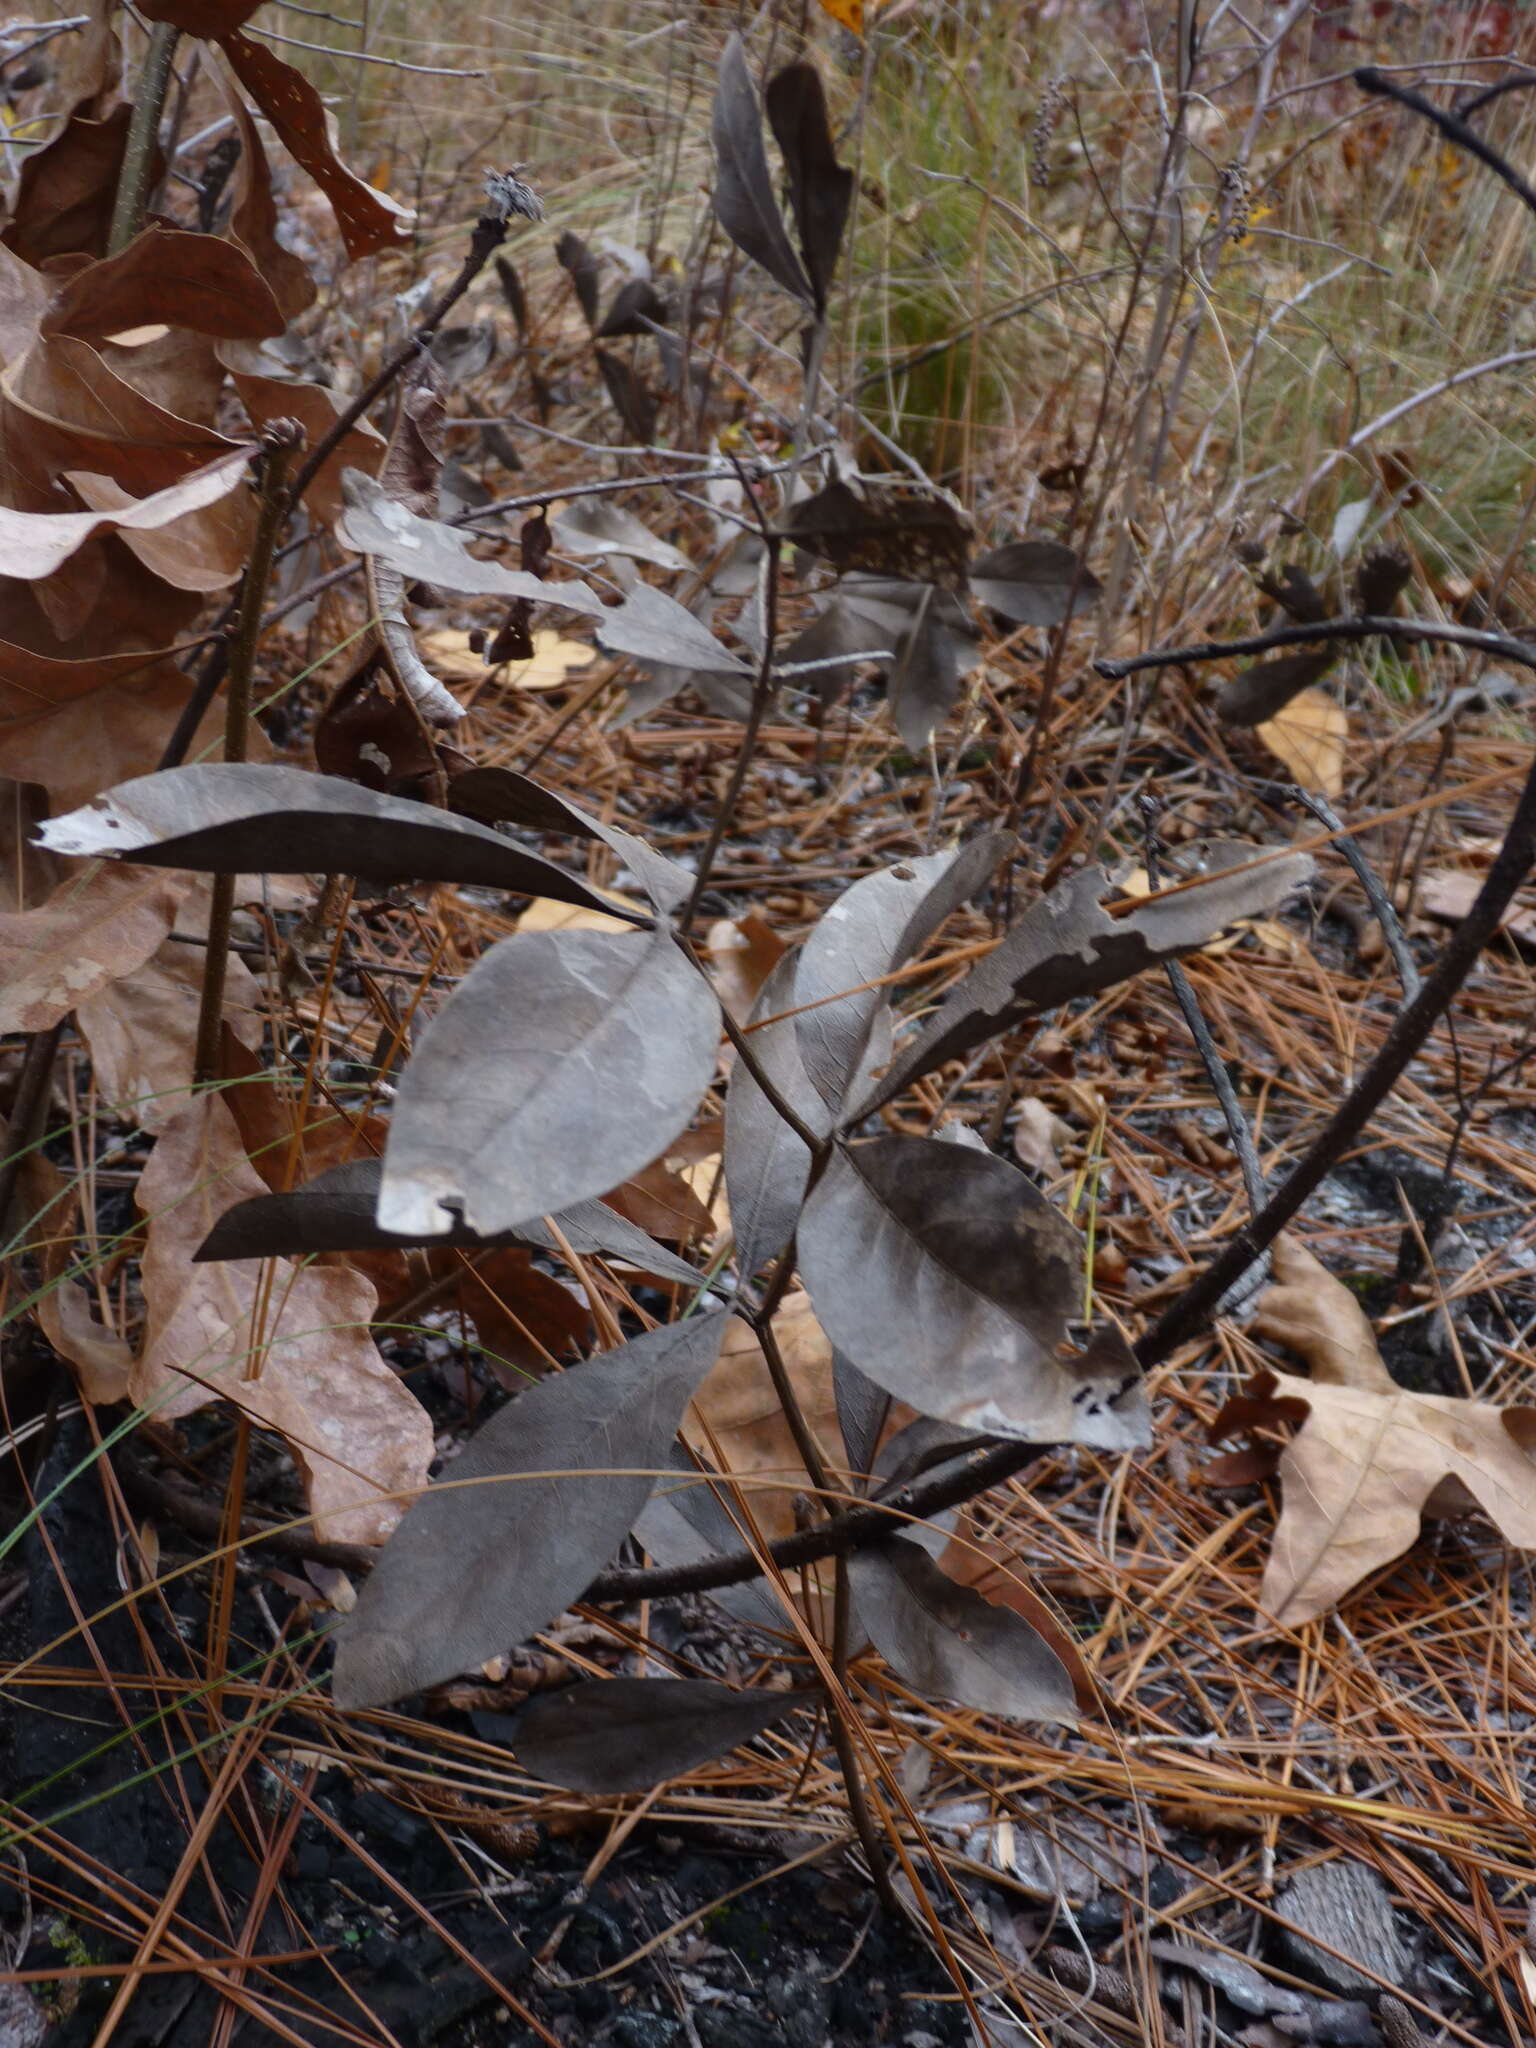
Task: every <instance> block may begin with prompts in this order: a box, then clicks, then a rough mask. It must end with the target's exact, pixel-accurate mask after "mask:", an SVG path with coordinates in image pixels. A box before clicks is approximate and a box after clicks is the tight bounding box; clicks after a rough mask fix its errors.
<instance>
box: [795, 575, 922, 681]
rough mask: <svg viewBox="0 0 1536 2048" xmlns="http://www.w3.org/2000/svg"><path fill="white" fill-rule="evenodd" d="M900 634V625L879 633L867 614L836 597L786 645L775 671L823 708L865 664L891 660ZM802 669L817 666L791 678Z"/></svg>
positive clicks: (853, 679) (879, 629)
mask: <svg viewBox="0 0 1536 2048" xmlns="http://www.w3.org/2000/svg"><path fill="white" fill-rule="evenodd" d="M903 630H904V628H903V625H902V622H901V621H900V620H899V619H898V620H897V621H896V622H895V626H894V630H891V631H886V630H883V629H882V628H881V626H880V625H879V623H878V622H877V621H876V620H875V619H872V618H871V617H869V615H868V614H867V613H866V612H863V611H860V610H858V609H857V608H855V607H854V606H853V605H851V604H848V603H847V602H846V601H845V600H844V599H843V598H841V597H834V598H832V599H831V601H830V602H829V603H828V604H827V606H826V608H825V610H824V611H823V612H822V613H821V615H820V617H819V618H816V619H813V620H812V621H811V623H810V625H808V626H807V627H806V628H805V629H804V630H803V631H802V632H800V633H797V634H796V635H795V637H794V639H793V640H791V641H790V643H789V645H788V646H787V647H786V648H785V649H784V651H783V655H782V657H781V658H780V660H779V662H778V664H777V667H778V670H779V672H780V673H781V674H783V675H784V677H785V679H786V681H791V682H793V683H795V684H796V686H797V687H798V688H800V689H803V690H809V691H810V692H811V694H812V695H813V696H815V697H819V698H820V699H821V701H822V703H823V704H825V705H831V704H835V703H836V702H837V699H838V698H839V697H840V696H841V695H842V693H843V691H844V690H846V689H847V688H848V687H849V685H850V684H851V683H853V682H854V681H855V680H856V679H857V677H858V672H859V669H860V667H861V666H862V665H863V664H864V663H865V662H867V661H869V660H871V659H874V658H876V657H879V658H883V659H885V660H888V661H894V660H895V658H896V643H897V641H898V640H899V639H900V638H901V635H902V632H903ZM806 663H815V664H816V666H815V667H814V668H811V669H810V670H809V672H808V673H806V674H803V675H797V674H795V673H794V671H795V670H796V669H797V668H798V667H800V666H801V664H806Z"/></svg>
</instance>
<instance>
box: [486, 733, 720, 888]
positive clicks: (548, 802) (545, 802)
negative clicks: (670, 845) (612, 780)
mask: <svg viewBox="0 0 1536 2048" xmlns="http://www.w3.org/2000/svg"><path fill="white" fill-rule="evenodd" d="M448 801H449V803H450V804H451V805H452V806H453V808H454V810H455V811H458V812H460V813H463V814H467V815H468V816H469V817H471V818H478V819H479V820H480V821H481V822H482V824H487V825H496V824H506V825H522V826H524V827H525V828H526V829H527V830H529V831H531V832H571V833H574V834H575V835H576V836H577V837H578V838H581V839H596V840H600V841H601V842H602V844H603V845H604V846H608V847H611V848H612V849H613V851H614V852H615V853H616V854H617V855H618V856H619V859H620V860H621V861H622V862H623V863H624V865H625V867H627V868H628V869H629V871H630V873H631V874H632V875H633V876H634V877H635V879H636V880H637V881H638V882H639V883H640V886H641V887H642V888H643V889H644V890H645V893H646V895H647V896H649V897H650V899H651V901H652V903H653V904H654V905H655V906H656V908H657V909H658V910H660V911H667V910H672V909H674V908H675V907H676V906H677V905H678V904H679V903H681V902H682V901H683V899H684V897H685V896H686V895H687V894H688V892H689V890H690V889H691V888H692V887H693V880H694V878H693V875H692V873H691V871H690V870H689V869H687V868H685V867H681V866H679V864H678V863H677V862H676V861H675V860H668V859H667V857H666V855H665V854H663V853H658V852H657V851H656V849H655V847H653V846H651V845H649V844H647V842H646V841H645V840H643V839H640V838H637V837H636V835H635V834H634V833H633V832H625V831H624V830H623V829H622V828H621V827H620V826H618V825H607V824H604V822H603V820H602V819H601V818H594V817H592V816H591V814H590V813H589V812H587V811H584V810H582V809H581V808H580V806H579V805H577V804H573V803H572V802H570V800H569V799H568V798H567V797H563V796H560V795H558V794H557V793H556V792H555V791H554V790H552V789H546V788H545V787H544V785H543V784H542V783H539V782H535V781H534V780H533V779H532V777H531V776H527V775H520V774H518V772H517V770H516V769H515V768H467V769H466V770H465V771H464V773H463V774H462V775H455V776H454V777H453V779H452V781H451V782H450V783H449V785H448Z"/></svg>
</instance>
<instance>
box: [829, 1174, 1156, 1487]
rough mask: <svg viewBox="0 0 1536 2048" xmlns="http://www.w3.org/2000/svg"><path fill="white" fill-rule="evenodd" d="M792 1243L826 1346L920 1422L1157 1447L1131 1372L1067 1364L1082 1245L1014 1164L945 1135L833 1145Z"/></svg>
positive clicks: (1094, 1355)
mask: <svg viewBox="0 0 1536 2048" xmlns="http://www.w3.org/2000/svg"><path fill="white" fill-rule="evenodd" d="M797 1242H798V1246H799V1257H800V1269H801V1272H802V1274H803V1276H804V1279H805V1284H806V1286H807V1288H808V1289H809V1290H810V1295H811V1299H812V1301H813V1302H814V1303H815V1305H816V1313H817V1315H818V1316H819V1317H820V1319H821V1323H822V1326H823V1328H824V1329H825V1330H826V1332H827V1334H828V1336H829V1337H830V1338H831V1339H832V1342H833V1343H834V1344H835V1345H836V1346H837V1348H838V1349H839V1350H840V1351H844V1352H846V1353H847V1355H848V1356H849V1358H851V1359H852V1360H853V1362H854V1363H855V1364H856V1365H857V1366H859V1368H860V1369H861V1370H862V1371H864V1372H866V1373H867V1374H868V1375H869V1377H870V1378H871V1379H872V1380H875V1381H876V1382H877V1383H878V1384H879V1385H880V1386H882V1387H884V1388H885V1389H886V1390H887V1391H888V1392H889V1393H892V1394H894V1395H895V1396H896V1397H897V1398H898V1400H902V1401H905V1402H907V1404H908V1405H909V1406H910V1407H912V1408H915V1409H916V1410H917V1412H918V1413H919V1414H920V1415H931V1416H935V1417H937V1418H938V1419H939V1420H940V1421H944V1422H952V1423H956V1424H958V1425H959V1426H960V1427H961V1428H962V1429H974V1430H984V1431H988V1432H990V1433H992V1434H995V1435H998V1436H1010V1437H1019V1438H1022V1439H1023V1440H1024V1441H1025V1442H1029V1443H1088V1444H1097V1445H1099V1446H1101V1447H1105V1448H1108V1449H1112V1450H1124V1449H1128V1448H1131V1447H1132V1446H1134V1445H1136V1444H1139V1443H1144V1442H1145V1441H1146V1440H1147V1419H1146V1402H1145V1397H1144V1395H1143V1394H1142V1393H1141V1390H1140V1384H1139V1375H1138V1374H1137V1371H1136V1368H1135V1366H1134V1363H1133V1362H1128V1361H1127V1359H1126V1357H1125V1356H1123V1355H1122V1356H1120V1357H1116V1356H1113V1355H1111V1356H1108V1357H1106V1356H1104V1355H1102V1354H1101V1353H1099V1352H1096V1351H1095V1350H1094V1349H1092V1348H1090V1351H1089V1352H1087V1353H1085V1354H1084V1355H1083V1357H1082V1358H1081V1359H1079V1360H1077V1361H1074V1362H1072V1363H1070V1364H1063V1363H1061V1362H1060V1361H1059V1360H1058V1358H1057V1355H1056V1353H1057V1347H1058V1346H1059V1345H1060V1344H1061V1343H1062V1342H1063V1340H1064V1339H1065V1337H1066V1334H1067V1324H1068V1322H1069V1320H1070V1319H1071V1317H1072V1316H1073V1314H1074V1313H1075V1312H1076V1311H1077V1309H1078V1307H1079V1305H1080V1294H1081V1285H1082V1283H1081V1272H1082V1261H1083V1246H1082V1240H1081V1239H1080V1238H1079V1236H1078V1234H1077V1232H1076V1231H1075V1230H1074V1229H1073V1228H1072V1226H1071V1225H1070V1224H1069V1223H1068V1222H1067V1220H1066V1218H1065V1217H1064V1216H1062V1215H1061V1214H1060V1213H1059V1212H1058V1211H1057V1210H1056V1209H1054V1208H1053V1207H1052V1206H1051V1204H1050V1203H1049V1202H1047V1201H1046V1199H1045V1197H1044V1196H1043V1195H1041V1194H1039V1193H1038V1192H1037V1191H1036V1189H1035V1188H1034V1187H1033V1186H1032V1185H1031V1183H1030V1182H1029V1181H1028V1180H1026V1179H1025V1177H1024V1175H1023V1174H1022V1173H1020V1172H1019V1171H1018V1169H1017V1168H1016V1167H1013V1166H1009V1165H1008V1164H1007V1163H1006V1162H1005V1161H1003V1160H1001V1159H998V1158H996V1157H994V1156H993V1155H992V1154H991V1153H984V1152H976V1151H972V1150H971V1149H970V1148H969V1147H966V1146H960V1145H949V1144H946V1143H944V1141H943V1140H942V1139H937V1138H875V1139H872V1140H870V1141H869V1142H867V1143H864V1144H860V1145H853V1146H846V1147H839V1148H838V1150H837V1151H836V1153H835V1154H834V1155H833V1158H832V1160H831V1162H830V1164H829V1165H828V1167H827V1169H826V1171H825V1173H824V1174H823V1175H822V1177H821V1179H820V1181H819V1182H818V1183H817V1185H816V1187H815V1189H814V1190H813V1191H812V1194H811V1196H810V1199H809V1201H808V1202H807V1203H806V1205H805V1214H804V1219H803V1223H802V1228H801V1231H800V1234H799V1238H798V1240H797Z"/></svg>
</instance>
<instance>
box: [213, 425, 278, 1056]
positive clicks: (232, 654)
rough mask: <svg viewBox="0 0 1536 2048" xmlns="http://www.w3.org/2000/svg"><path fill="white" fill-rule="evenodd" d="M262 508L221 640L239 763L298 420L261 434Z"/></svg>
mask: <svg viewBox="0 0 1536 2048" xmlns="http://www.w3.org/2000/svg"><path fill="white" fill-rule="evenodd" d="M261 440H262V473H261V509H260V511H259V513H258V515H257V520H256V538H255V541H254V543H253V544H252V547H251V559H250V561H249V562H248V563H247V564H246V569H245V577H244V580H243V581H242V583H241V585H240V611H239V616H238V619H237V621H236V625H235V629H234V637H233V639H232V640H228V641H224V642H221V643H220V644H221V646H224V647H228V649H229V661H228V668H229V693H228V696H227V698H226V700H225V721H224V758H225V760H226V761H243V760H244V759H245V753H246V728H247V726H248V725H249V724H250V717H251V677H252V674H253V672H254V670H255V666H256V643H257V641H258V640H259V639H260V637H261V605H262V599H263V598H264V597H265V596H266V592H267V579H268V577H269V576H270V575H271V573H272V551H273V549H274V548H275V547H276V545H277V531H278V527H279V526H280V525H281V524H282V519H283V510H284V506H285V504H286V502H287V500H286V498H285V495H284V491H283V485H284V483H285V481H286V480H287V476H288V465H289V463H290V462H291V461H292V460H293V457H294V455H295V453H296V452H297V450H298V449H300V448H302V447H303V445H304V429H303V428H302V427H301V426H300V425H299V423H298V421H297V420H288V419H280V420H273V421H272V423H271V425H270V426H269V427H268V428H267V430H266V432H265V433H264V434H263V435H262V437H261ZM234 901H235V877H234V876H233V875H215V876H214V878H213V895H212V902H211V904H210V906H209V910H208V953H207V957H206V959H205V960H204V962H203V989H202V999H201V1001H200V1003H199V1006H198V1013H197V1050H196V1054H195V1056H194V1058H193V1063H192V1077H193V1079H194V1081H196V1082H198V1083H199V1084H206V1083H207V1082H209V1081H212V1080H214V1079H215V1078H216V1077H217V1074H218V1070H219V1034H220V1031H221V1029H222V1019H223V1010H224V978H225V969H226V967H227V965H228V962H229V929H230V918H231V915H232V913H233V910H234Z"/></svg>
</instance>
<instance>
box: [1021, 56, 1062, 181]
mask: <svg viewBox="0 0 1536 2048" xmlns="http://www.w3.org/2000/svg"><path fill="white" fill-rule="evenodd" d="M1066 104H1067V94H1066V80H1065V79H1064V78H1053V79H1052V80H1051V82H1050V84H1049V85H1048V86H1047V87H1046V89H1045V93H1044V96H1043V97H1042V99H1041V101H1040V107H1039V111H1038V112H1037V113H1036V115H1035V125H1034V127H1033V129H1032V130H1031V131H1030V137H1029V182H1030V183H1031V184H1032V185H1039V186H1040V187H1041V188H1042V189H1043V188H1044V187H1045V186H1047V185H1049V184H1050V182H1051V154H1050V152H1051V137H1052V136H1053V135H1054V134H1055V133H1056V124H1057V123H1058V122H1059V121H1060V119H1061V113H1062V109H1063V107H1065V105H1066Z"/></svg>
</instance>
